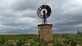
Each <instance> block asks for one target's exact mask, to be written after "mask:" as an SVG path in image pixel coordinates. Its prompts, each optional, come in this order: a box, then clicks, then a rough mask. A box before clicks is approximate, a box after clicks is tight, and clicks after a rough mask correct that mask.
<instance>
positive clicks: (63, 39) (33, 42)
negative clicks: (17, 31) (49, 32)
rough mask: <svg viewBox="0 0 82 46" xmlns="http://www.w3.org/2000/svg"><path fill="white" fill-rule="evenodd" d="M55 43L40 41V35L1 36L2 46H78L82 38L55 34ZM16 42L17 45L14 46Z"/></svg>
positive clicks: (0, 45) (74, 35)
mask: <svg viewBox="0 0 82 46" xmlns="http://www.w3.org/2000/svg"><path fill="white" fill-rule="evenodd" d="M53 37H54V40H53V42H46V41H43V40H40V41H39V40H38V35H32V34H31V35H25V34H24V35H0V46H28V45H30V46H48V44H49V43H52V44H53V46H68V45H69V46H76V45H77V44H80V45H82V36H81V35H78V34H55V35H53ZM14 42H15V43H16V44H15V45H14Z"/></svg>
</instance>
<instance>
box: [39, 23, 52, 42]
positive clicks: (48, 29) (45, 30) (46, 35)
mask: <svg viewBox="0 0 82 46" xmlns="http://www.w3.org/2000/svg"><path fill="white" fill-rule="evenodd" d="M38 34H39V39H42V40H44V41H52V40H53V36H52V24H39V25H38Z"/></svg>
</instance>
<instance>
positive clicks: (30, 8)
mask: <svg viewBox="0 0 82 46" xmlns="http://www.w3.org/2000/svg"><path fill="white" fill-rule="evenodd" d="M43 4H47V5H49V6H50V7H51V9H52V13H51V16H50V17H49V18H48V23H49V24H53V33H76V32H77V30H82V0H0V34H23V33H25V34H36V33H38V27H37V25H38V24H41V23H42V20H41V19H40V18H39V17H38V16H37V13H36V12H37V9H38V7H39V6H41V5H43Z"/></svg>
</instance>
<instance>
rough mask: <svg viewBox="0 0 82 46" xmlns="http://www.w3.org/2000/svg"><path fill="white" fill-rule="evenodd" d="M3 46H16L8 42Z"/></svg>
mask: <svg viewBox="0 0 82 46" xmlns="http://www.w3.org/2000/svg"><path fill="white" fill-rule="evenodd" d="M3 46H14V45H13V43H11V42H6V43H5V44H4V45H3Z"/></svg>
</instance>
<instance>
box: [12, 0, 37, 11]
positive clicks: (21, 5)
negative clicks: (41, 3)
mask: <svg viewBox="0 0 82 46" xmlns="http://www.w3.org/2000/svg"><path fill="white" fill-rule="evenodd" d="M37 5H38V2H37V1H33V0H29V1H28V0H21V1H20V0H17V2H15V4H13V5H12V8H13V9H14V10H16V11H22V10H26V9H31V10H35V9H36V8H37Z"/></svg>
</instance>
